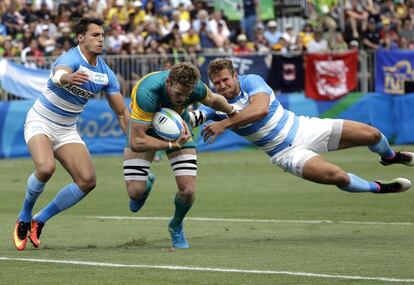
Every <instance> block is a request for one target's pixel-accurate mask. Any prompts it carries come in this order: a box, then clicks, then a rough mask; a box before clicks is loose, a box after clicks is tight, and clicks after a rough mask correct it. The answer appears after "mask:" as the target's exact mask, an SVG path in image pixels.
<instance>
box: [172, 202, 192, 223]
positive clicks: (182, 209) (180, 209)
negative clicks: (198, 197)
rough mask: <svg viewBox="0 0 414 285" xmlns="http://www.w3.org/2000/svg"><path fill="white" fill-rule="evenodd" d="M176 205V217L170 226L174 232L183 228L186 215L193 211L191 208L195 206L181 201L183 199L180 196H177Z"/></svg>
mask: <svg viewBox="0 0 414 285" xmlns="http://www.w3.org/2000/svg"><path fill="white" fill-rule="evenodd" d="M174 204H175V213H174V217H173V218H172V219H171V221H170V224H169V226H170V227H171V229H172V230H174V231H175V230H176V229H178V228H180V227H181V224H182V222H183V219H184V217H185V215H186V214H187V212H188V211H189V210H190V209H191V206H192V205H193V203H189V204H187V203H185V202H184V201H183V200H181V198H179V197H178V196H175V199H174Z"/></svg>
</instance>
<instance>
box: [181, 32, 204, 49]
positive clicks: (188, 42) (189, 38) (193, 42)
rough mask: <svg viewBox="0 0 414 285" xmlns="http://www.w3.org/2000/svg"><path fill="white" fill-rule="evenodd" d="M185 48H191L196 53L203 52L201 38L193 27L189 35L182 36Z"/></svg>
mask: <svg viewBox="0 0 414 285" xmlns="http://www.w3.org/2000/svg"><path fill="white" fill-rule="evenodd" d="M182 39H183V44H184V46H186V47H187V48H188V47H191V48H192V49H193V50H194V51H195V52H200V51H201V45H200V37H199V36H198V34H197V31H196V30H195V29H194V28H193V27H191V28H190V29H189V30H188V32H187V33H185V34H184V35H183V36H182Z"/></svg>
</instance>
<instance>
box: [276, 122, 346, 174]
mask: <svg viewBox="0 0 414 285" xmlns="http://www.w3.org/2000/svg"><path fill="white" fill-rule="evenodd" d="M343 123H344V121H343V120H341V119H319V118H309V117H304V116H300V117H299V127H298V132H297V133H296V136H295V138H294V140H293V142H292V144H291V145H289V146H288V147H287V148H286V149H284V150H282V151H281V152H279V153H277V154H275V155H274V156H273V157H272V158H271V159H270V160H271V162H272V163H273V164H276V165H278V166H280V167H281V168H283V170H285V171H287V172H290V173H292V174H294V175H296V176H299V177H302V169H303V166H304V165H305V163H306V162H307V161H308V160H309V159H311V158H312V157H314V156H316V155H318V154H319V153H323V152H328V151H332V150H337V149H338V147H339V141H340V139H341V135H342V128H343Z"/></svg>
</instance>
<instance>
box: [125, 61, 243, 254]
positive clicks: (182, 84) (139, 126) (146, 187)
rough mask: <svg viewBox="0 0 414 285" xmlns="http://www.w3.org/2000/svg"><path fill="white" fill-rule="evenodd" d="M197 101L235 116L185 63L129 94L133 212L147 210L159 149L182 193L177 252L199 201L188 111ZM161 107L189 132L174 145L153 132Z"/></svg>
mask: <svg viewBox="0 0 414 285" xmlns="http://www.w3.org/2000/svg"><path fill="white" fill-rule="evenodd" d="M196 102H201V103H203V104H204V105H207V106H210V107H211V108H213V109H215V110H217V111H221V112H224V113H226V114H228V115H232V114H233V113H234V112H235V108H234V107H232V106H231V105H230V104H229V103H227V100H226V99H225V98H224V97H223V96H221V95H218V94H215V93H213V92H212V91H211V90H210V89H209V88H208V87H207V86H206V85H205V84H204V83H203V82H201V81H200V72H199V71H198V69H197V68H196V67H195V66H194V65H192V64H191V63H187V62H183V63H179V64H176V65H174V66H173V67H172V68H171V69H170V70H167V71H159V72H154V73H151V74H149V75H147V76H145V77H144V78H142V79H141V80H140V81H139V82H138V83H137V84H136V85H135V86H134V88H133V90H132V93H131V117H130V129H129V139H128V146H127V147H126V148H125V151H124V163H123V167H124V179H125V183H126V188H127V191H128V195H129V197H130V205H129V206H130V210H131V211H132V212H137V211H139V209H141V207H142V206H143V204H144V202H145V200H146V198H147V197H148V194H149V193H150V191H151V188H152V184H153V182H154V179H155V176H154V175H153V174H152V173H151V172H150V167H151V162H152V160H153V158H154V155H155V152H156V151H157V150H165V151H166V153H167V156H168V158H169V160H170V163H171V168H172V170H173V172H174V176H175V180H176V184H177V188H178V191H177V193H176V196H175V199H174V204H175V212H174V215H173V217H172V219H171V220H170V222H169V224H168V229H169V232H170V234H171V239H172V246H173V247H174V248H188V247H189V244H188V241H187V239H186V237H185V235H184V232H183V219H184V217H185V215H186V214H187V212H188V211H189V210H190V208H191V206H192V204H193V202H194V199H195V189H196V179H195V178H196V174H197V155H196V150H195V143H194V140H193V137H192V134H191V127H189V124H188V123H189V116H188V113H187V110H186V108H187V107H188V106H190V105H192V104H193V103H196ZM162 107H167V108H171V109H173V110H175V111H176V112H177V113H179V114H180V115H181V117H182V118H183V121H184V126H185V130H184V131H183V133H182V135H181V137H180V138H178V139H177V140H176V141H174V142H168V141H165V140H163V139H161V138H160V137H158V136H157V135H156V134H155V132H154V131H153V129H152V128H151V122H152V117H153V115H154V113H155V112H156V111H158V110H159V109H160V108H162Z"/></svg>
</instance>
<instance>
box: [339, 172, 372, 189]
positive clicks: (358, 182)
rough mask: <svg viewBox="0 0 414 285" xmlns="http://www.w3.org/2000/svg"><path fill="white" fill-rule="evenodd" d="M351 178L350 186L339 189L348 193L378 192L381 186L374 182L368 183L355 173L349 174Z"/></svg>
mask: <svg viewBox="0 0 414 285" xmlns="http://www.w3.org/2000/svg"><path fill="white" fill-rule="evenodd" d="M347 174H348V176H349V184H348V185H346V186H342V187H339V186H338V188H339V189H341V190H343V191H347V192H377V191H378V190H379V185H378V184H377V183H375V182H372V181H366V180H365V179H362V178H361V177H359V176H356V175H355V174H353V173H347Z"/></svg>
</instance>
